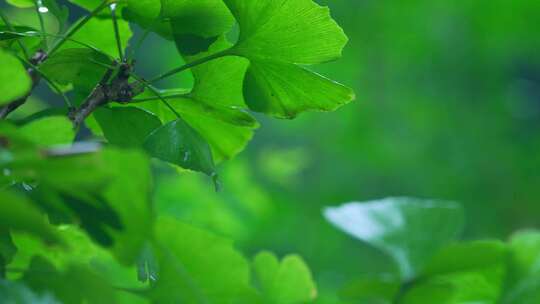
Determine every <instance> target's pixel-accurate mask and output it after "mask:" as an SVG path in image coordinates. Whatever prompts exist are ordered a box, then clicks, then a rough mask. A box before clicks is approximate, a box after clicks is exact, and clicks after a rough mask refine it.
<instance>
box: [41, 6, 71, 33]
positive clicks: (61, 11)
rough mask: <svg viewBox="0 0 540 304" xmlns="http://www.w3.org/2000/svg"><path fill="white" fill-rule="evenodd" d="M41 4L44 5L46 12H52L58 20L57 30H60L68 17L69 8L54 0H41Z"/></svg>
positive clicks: (64, 25)
mask: <svg viewBox="0 0 540 304" xmlns="http://www.w3.org/2000/svg"><path fill="white" fill-rule="evenodd" d="M42 6H43V7H46V8H47V10H48V12H50V13H51V14H53V15H54V16H55V17H56V20H58V25H59V29H58V32H60V33H61V32H62V31H63V30H64V29H65V27H66V25H67V23H68V19H69V9H68V8H67V6H65V5H58V2H57V1H56V0H43V1H42Z"/></svg>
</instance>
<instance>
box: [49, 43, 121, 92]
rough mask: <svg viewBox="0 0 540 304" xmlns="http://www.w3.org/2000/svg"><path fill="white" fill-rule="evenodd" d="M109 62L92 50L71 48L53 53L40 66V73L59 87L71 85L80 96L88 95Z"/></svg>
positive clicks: (106, 58)
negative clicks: (59, 85)
mask: <svg viewBox="0 0 540 304" xmlns="http://www.w3.org/2000/svg"><path fill="white" fill-rule="evenodd" d="M100 64H105V65H111V64H112V62H111V60H110V59H109V58H108V57H106V56H104V55H103V54H100V53H98V52H96V51H94V50H92V49H84V48H71V49H63V50H60V51H58V52H56V53H54V54H53V55H52V56H51V57H50V58H49V59H47V60H46V61H45V62H44V63H43V64H42V65H40V71H41V72H43V73H44V74H46V75H47V76H48V77H49V78H50V79H51V80H52V81H54V82H57V83H59V84H61V85H68V84H73V86H74V89H75V90H76V91H78V92H81V93H82V94H85V93H89V92H90V91H92V89H93V88H94V87H95V85H96V84H97V83H98V82H99V80H100V79H101V78H102V77H103V75H104V74H105V71H106V68H105V67H103V66H102V65H100Z"/></svg>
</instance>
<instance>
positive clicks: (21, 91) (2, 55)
mask: <svg viewBox="0 0 540 304" xmlns="http://www.w3.org/2000/svg"><path fill="white" fill-rule="evenodd" d="M0 64H1V65H2V68H1V69H0V92H2V94H0V106H2V105H4V104H6V103H9V102H12V101H15V100H17V99H19V98H22V97H24V96H26V95H27V94H28V93H29V92H30V90H31V89H32V79H30V76H29V75H28V73H27V72H26V69H25V68H24V66H23V65H22V64H21V62H20V61H19V59H17V58H16V57H15V56H13V55H11V54H10V53H8V52H6V51H4V50H2V49H0Z"/></svg>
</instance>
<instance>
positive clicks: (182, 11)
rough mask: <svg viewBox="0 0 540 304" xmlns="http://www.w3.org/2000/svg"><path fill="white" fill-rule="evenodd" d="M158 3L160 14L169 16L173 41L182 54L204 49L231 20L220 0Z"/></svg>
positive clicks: (193, 53)
mask: <svg viewBox="0 0 540 304" xmlns="http://www.w3.org/2000/svg"><path fill="white" fill-rule="evenodd" d="M161 3H162V17H164V18H169V19H170V20H171V28H172V33H173V37H174V41H175V42H176V46H177V47H178V49H179V50H180V52H181V53H182V54H183V55H195V54H197V53H200V52H203V51H207V50H208V48H209V47H210V45H212V44H213V43H214V42H215V41H216V40H217V39H218V37H220V36H221V35H222V34H224V33H226V32H227V31H229V30H230V29H231V27H232V26H233V24H234V18H233V16H232V14H231V12H230V11H229V9H228V8H227V6H226V5H225V4H224V3H223V1H222V0H200V1H189V0H180V1H177V0H162V1H161Z"/></svg>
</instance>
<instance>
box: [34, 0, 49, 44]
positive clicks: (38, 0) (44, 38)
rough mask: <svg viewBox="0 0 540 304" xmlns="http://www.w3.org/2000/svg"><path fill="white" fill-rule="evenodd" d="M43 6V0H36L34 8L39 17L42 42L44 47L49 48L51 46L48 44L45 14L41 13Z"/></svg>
mask: <svg viewBox="0 0 540 304" xmlns="http://www.w3.org/2000/svg"><path fill="white" fill-rule="evenodd" d="M42 7H43V3H42V0H34V8H35V10H36V14H37V16H38V19H39V27H40V28H41V43H42V44H43V48H44V49H45V50H47V49H48V48H49V46H48V44H47V36H45V21H44V20H43V15H42V13H41V9H42Z"/></svg>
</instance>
